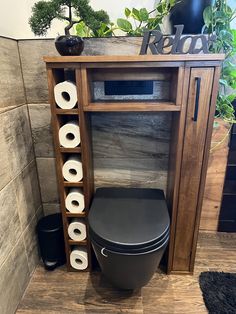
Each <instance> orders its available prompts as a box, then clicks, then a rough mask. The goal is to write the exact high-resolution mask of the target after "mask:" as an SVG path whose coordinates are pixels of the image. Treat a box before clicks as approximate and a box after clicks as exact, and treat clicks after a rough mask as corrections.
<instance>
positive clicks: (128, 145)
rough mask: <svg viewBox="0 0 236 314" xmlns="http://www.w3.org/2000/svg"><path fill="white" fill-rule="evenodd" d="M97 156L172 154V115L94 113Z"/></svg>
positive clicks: (95, 150) (156, 156)
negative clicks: (170, 147)
mask: <svg viewBox="0 0 236 314" xmlns="http://www.w3.org/2000/svg"><path fill="white" fill-rule="evenodd" d="M91 121H92V139H93V143H92V144H93V152H94V159H96V158H111V157H115V158H124V157H125V158H157V159H164V158H166V156H167V155H168V154H169V142H170V127H171V114H169V113H164V112H161V113H146V114H145V113H99V114H98V113H96V114H92V119H91Z"/></svg>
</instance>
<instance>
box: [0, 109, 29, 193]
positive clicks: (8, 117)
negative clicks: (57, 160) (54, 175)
mask: <svg viewBox="0 0 236 314" xmlns="http://www.w3.org/2000/svg"><path fill="white" fill-rule="evenodd" d="M0 119H1V124H0V151H1V154H0V164H1V169H0V178H1V180H0V190H1V189H2V188H3V187H4V186H5V185H6V184H7V183H8V182H9V181H10V180H12V179H14V178H15V177H16V176H17V175H18V174H19V173H20V172H21V171H22V169H23V168H24V167H26V166H27V165H28V164H29V163H30V162H31V161H32V160H33V158H34V153H33V142H32V137H31V130H30V124H29V116H28V110H27V106H26V105H25V106H20V107H18V108H16V109H13V110H10V111H7V112H4V113H2V114H1V115H0Z"/></svg>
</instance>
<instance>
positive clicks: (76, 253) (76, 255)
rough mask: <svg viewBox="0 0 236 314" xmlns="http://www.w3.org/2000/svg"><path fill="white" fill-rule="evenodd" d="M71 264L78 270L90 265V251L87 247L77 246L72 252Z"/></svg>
mask: <svg viewBox="0 0 236 314" xmlns="http://www.w3.org/2000/svg"><path fill="white" fill-rule="evenodd" d="M70 264H71V266H72V267H73V268H74V269H77V270H84V269H86V268H87V267H88V253H87V250H86V248H83V247H78V246H76V247H75V248H74V249H73V251H72V252H71V253H70Z"/></svg>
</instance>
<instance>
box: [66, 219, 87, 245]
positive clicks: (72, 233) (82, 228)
mask: <svg viewBox="0 0 236 314" xmlns="http://www.w3.org/2000/svg"><path fill="white" fill-rule="evenodd" d="M68 234H69V237H70V238H71V239H72V240H74V241H83V240H84V239H86V236H87V233H86V225H85V223H84V221H83V220H82V219H79V218H74V219H73V220H72V221H71V223H70V224H69V227H68Z"/></svg>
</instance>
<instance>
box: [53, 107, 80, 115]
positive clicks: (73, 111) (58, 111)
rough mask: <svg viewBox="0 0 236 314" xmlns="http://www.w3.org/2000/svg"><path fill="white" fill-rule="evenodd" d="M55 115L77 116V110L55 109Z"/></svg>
mask: <svg viewBox="0 0 236 314" xmlns="http://www.w3.org/2000/svg"><path fill="white" fill-rule="evenodd" d="M55 113H56V114H57V115H63V114H65V115H70V114H71V115H78V114H79V109H78V108H77V109H59V108H57V109H55Z"/></svg>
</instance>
